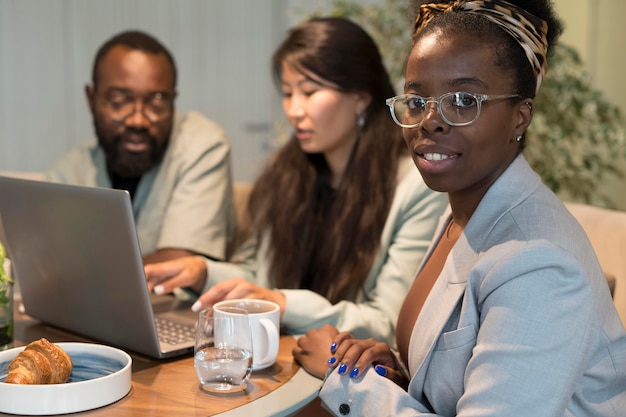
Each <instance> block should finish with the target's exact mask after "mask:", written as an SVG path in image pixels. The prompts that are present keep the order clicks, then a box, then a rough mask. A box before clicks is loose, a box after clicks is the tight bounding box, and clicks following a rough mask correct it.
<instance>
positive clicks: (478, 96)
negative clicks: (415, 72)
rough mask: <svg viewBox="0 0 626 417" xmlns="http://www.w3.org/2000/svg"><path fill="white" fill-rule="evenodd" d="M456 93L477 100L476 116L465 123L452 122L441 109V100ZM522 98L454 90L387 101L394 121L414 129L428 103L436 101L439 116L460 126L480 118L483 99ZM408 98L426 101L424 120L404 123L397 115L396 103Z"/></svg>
mask: <svg viewBox="0 0 626 417" xmlns="http://www.w3.org/2000/svg"><path fill="white" fill-rule="evenodd" d="M454 94H467V95H469V96H472V97H474V99H475V100H476V107H477V108H476V116H475V117H474V118H473V119H472V120H470V121H469V122H463V123H454V122H451V121H450V120H448V118H447V117H446V116H445V115H444V114H443V112H442V111H441V100H443V99H445V98H447V97H450V96H451V95H454ZM516 97H517V98H521V96H520V95H519V94H478V93H470V92H467V91H452V92H449V93H445V94H442V95H441V96H439V97H437V98H435V97H423V96H420V95H419V94H411V93H408V94H400V95H397V96H395V97H391V98H388V99H387V100H385V103H386V104H387V106H388V107H389V112H390V113H391V118H392V119H393V121H394V122H395V123H396V124H397V125H398V126H400V127H403V128H406V129H412V128H415V127H418V126H419V125H420V123H422V121H423V120H424V116H423V115H424V114H426V112H427V107H428V103H435V104H436V105H437V107H436V108H437V114H438V115H439V117H441V119H442V120H443V121H444V122H445V123H446V124H447V125H449V126H454V127H459V126H467V125H470V124H472V123H474V122H475V121H476V120H478V117H479V116H480V110H481V108H482V102H483V101H489V100H504V99H511V98H516ZM406 98H420V99H422V100H424V101H425V103H424V111H423V113H422V120H420V121H419V122H418V123H415V124H410V125H409V124H404V123H400V121H399V120H398V118H397V116H396V112H395V111H394V105H395V103H396V102H397V101H400V100H403V99H406Z"/></svg>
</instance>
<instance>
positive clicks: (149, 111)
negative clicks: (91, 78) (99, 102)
mask: <svg viewBox="0 0 626 417" xmlns="http://www.w3.org/2000/svg"><path fill="white" fill-rule="evenodd" d="M104 102H105V104H106V105H107V107H108V108H109V112H110V116H111V119H113V120H114V121H116V122H123V121H124V120H126V119H127V118H129V117H130V116H131V115H133V114H134V113H135V112H136V111H137V108H138V107H140V109H141V110H140V111H141V112H142V113H143V115H144V116H146V118H147V119H148V120H149V121H150V122H152V123H156V122H160V121H161V120H164V119H167V118H168V117H170V116H171V115H172V112H173V102H174V94H173V93H167V92H156V93H149V94H145V95H135V94H132V93H130V92H128V91H123V90H122V91H120V90H112V91H109V92H107V93H106V94H105V95H104ZM138 103H141V104H138Z"/></svg>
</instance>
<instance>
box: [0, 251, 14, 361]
mask: <svg viewBox="0 0 626 417" xmlns="http://www.w3.org/2000/svg"><path fill="white" fill-rule="evenodd" d="M5 257H6V252H5V250H4V246H3V245H2V243H0V350H4V349H6V348H9V347H12V345H13V280H12V279H11V277H10V276H9V275H8V274H7V273H6V271H5V268H4V260H5Z"/></svg>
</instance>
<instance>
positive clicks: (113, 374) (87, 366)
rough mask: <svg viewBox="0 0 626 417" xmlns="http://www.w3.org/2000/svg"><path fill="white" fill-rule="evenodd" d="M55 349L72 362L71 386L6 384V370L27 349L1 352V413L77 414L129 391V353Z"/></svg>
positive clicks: (87, 346)
mask: <svg viewBox="0 0 626 417" xmlns="http://www.w3.org/2000/svg"><path fill="white" fill-rule="evenodd" d="M56 345H58V346H59V347H61V348H62V349H63V350H65V351H66V352H67V354H68V355H69V356H70V358H72V363H73V367H72V373H71V374H70V380H69V383H64V384H39V385H35V384H32V385H22V384H6V383H4V380H5V379H6V376H7V374H8V372H7V368H8V367H9V364H10V363H11V361H12V360H13V358H15V357H16V356H17V355H18V354H19V353H20V352H21V351H22V350H24V347H23V346H22V347H18V348H13V349H9V350H5V351H3V352H0V413H11V414H23V415H24V414H25V415H51V414H66V413H75V412H78V411H85V410H91V409H94V408H98V407H102V406H105V405H107V404H111V403H113V402H115V401H117V400H119V399H120V398H123V397H124V396H125V395H126V394H128V392H129V391H130V389H131V371H132V359H131V357H130V356H129V355H128V354H127V353H126V352H124V351H122V350H119V349H116V348H113V347H110V346H105V345H98V344H92V343H71V342H67V343H56Z"/></svg>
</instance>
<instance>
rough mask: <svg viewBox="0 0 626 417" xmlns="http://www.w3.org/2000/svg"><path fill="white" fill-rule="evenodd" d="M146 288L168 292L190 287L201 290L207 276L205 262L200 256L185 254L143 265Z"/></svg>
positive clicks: (197, 290)
mask: <svg viewBox="0 0 626 417" xmlns="http://www.w3.org/2000/svg"><path fill="white" fill-rule="evenodd" d="M143 269H144V272H145V274H146V280H147V281H148V290H149V291H154V292H155V293H156V294H169V293H171V292H172V291H174V289H175V288H180V287H190V288H191V289H193V290H194V291H196V292H201V291H202V287H203V286H204V282H205V281H206V277H207V269H206V263H205V261H204V259H203V258H202V257H200V256H185V257H182V258H177V259H172V260H171V261H165V262H159V263H154V264H148V265H145V266H144V268H143Z"/></svg>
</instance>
